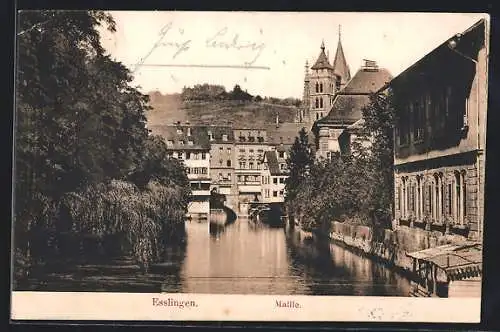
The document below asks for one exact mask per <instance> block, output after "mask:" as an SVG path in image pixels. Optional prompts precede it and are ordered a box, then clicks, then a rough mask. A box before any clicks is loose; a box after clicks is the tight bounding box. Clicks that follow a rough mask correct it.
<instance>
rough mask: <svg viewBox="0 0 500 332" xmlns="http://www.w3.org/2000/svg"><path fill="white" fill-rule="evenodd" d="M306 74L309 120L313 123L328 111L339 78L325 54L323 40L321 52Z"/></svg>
mask: <svg viewBox="0 0 500 332" xmlns="http://www.w3.org/2000/svg"><path fill="white" fill-rule="evenodd" d="M307 76H308V79H309V101H308V103H309V113H310V114H309V121H310V123H313V122H314V121H317V120H319V119H321V118H323V117H325V116H326V115H327V114H328V112H329V111H330V108H331V106H332V103H333V97H334V95H335V92H336V87H337V85H338V83H337V81H338V80H339V78H338V76H337V75H336V74H335V71H334V68H333V66H332V65H331V64H330V61H329V60H328V57H327V55H326V54H325V43H324V42H322V43H321V52H320V53H319V56H318V59H317V60H316V63H315V64H314V65H313V66H312V67H311V72H310V73H309V74H308V75H307Z"/></svg>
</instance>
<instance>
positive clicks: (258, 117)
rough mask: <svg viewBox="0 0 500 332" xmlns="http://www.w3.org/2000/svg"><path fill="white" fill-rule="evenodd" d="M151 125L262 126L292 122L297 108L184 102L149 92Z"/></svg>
mask: <svg viewBox="0 0 500 332" xmlns="http://www.w3.org/2000/svg"><path fill="white" fill-rule="evenodd" d="M149 97H150V105H151V106H152V107H153V109H152V110H151V111H149V112H148V114H147V118H148V125H159V124H171V123H173V122H177V121H181V122H185V121H189V122H191V123H193V124H195V123H205V124H208V123H210V124H215V125H227V124H231V123H232V124H233V125H234V126H235V127H263V126H264V125H268V124H271V123H274V122H275V121H276V114H278V116H279V121H280V122H293V120H294V119H295V114H296V111H297V107H295V106H285V105H277V104H272V103H268V102H264V101H260V102H257V101H247V102H243V101H236V100H218V101H210V102H207V101H186V102H185V101H183V100H182V98H181V95H180V94H166V95H162V94H161V93H160V92H158V91H155V92H151V93H149Z"/></svg>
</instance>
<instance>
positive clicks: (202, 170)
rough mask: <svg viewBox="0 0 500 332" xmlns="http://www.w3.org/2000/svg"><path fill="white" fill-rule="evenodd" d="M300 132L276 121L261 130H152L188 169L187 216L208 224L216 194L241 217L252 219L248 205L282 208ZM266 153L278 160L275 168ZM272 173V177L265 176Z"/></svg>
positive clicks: (203, 127)
mask: <svg viewBox="0 0 500 332" xmlns="http://www.w3.org/2000/svg"><path fill="white" fill-rule="evenodd" d="M300 128H302V127H301V125H300V124H297V123H279V120H278V118H276V123H275V124H273V125H268V126H264V127H263V128H241V129H238V128H236V129H235V128H233V127H231V126H213V125H200V124H190V123H189V122H186V123H180V122H177V123H174V124H172V125H158V126H151V127H150V128H149V130H150V132H151V134H157V135H160V136H162V137H163V138H164V140H165V142H166V144H167V149H168V151H169V154H170V155H171V156H172V157H174V158H176V159H178V160H182V162H183V163H184V166H185V169H186V173H187V176H188V178H189V180H190V184H191V189H192V193H193V197H192V201H191V203H190V204H189V206H188V215H189V216H191V217H193V218H200V219H204V218H206V216H208V214H209V212H210V194H211V192H213V191H215V192H217V193H219V194H223V195H225V197H226V202H225V204H226V206H227V207H229V208H231V209H232V210H234V211H235V212H236V213H239V214H241V215H245V214H247V213H248V206H249V203H250V202H254V201H259V202H263V201H269V202H271V201H272V202H283V201H284V184H285V181H286V177H287V175H286V172H285V167H286V158H287V156H288V151H289V149H290V147H291V146H292V144H293V142H294V140H295V137H296V136H298V132H299V130H300ZM268 153H271V154H272V155H273V156H275V158H273V160H272V161H271V162H269V160H268V159H266V154H268ZM274 161H276V165H275V163H274ZM270 165H271V166H270ZM270 169H272V170H273V174H267V173H268V172H269V171H270ZM275 169H276V170H277V171H278V172H279V174H278V173H276V172H274V170H275ZM264 174H266V177H264ZM264 179H266V180H268V182H264ZM275 182H276V183H275ZM264 186H267V187H266V190H263V188H264Z"/></svg>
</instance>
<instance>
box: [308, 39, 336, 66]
mask: <svg viewBox="0 0 500 332" xmlns="http://www.w3.org/2000/svg"><path fill="white" fill-rule="evenodd" d="M311 69H333V67H332V65H331V64H330V61H328V57H327V56H326V54H325V45H324V44H321V52H320V53H319V56H318V60H316V63H315V64H314V65H313V66H312V67H311Z"/></svg>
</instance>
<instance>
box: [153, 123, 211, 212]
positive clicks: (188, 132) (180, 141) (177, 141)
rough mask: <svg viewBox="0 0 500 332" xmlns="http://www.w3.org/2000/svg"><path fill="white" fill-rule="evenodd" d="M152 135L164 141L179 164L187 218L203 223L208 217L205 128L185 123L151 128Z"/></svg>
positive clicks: (208, 199) (207, 171) (208, 172)
mask: <svg viewBox="0 0 500 332" xmlns="http://www.w3.org/2000/svg"><path fill="white" fill-rule="evenodd" d="M150 130H151V133H152V134H158V135H160V136H162V137H163V138H164V139H165V142H166V144H167V149H168V151H169V154H170V155H171V156H172V157H173V158H176V159H178V160H179V161H182V163H183V164H184V167H185V170H186V173H187V177H188V179H189V182H190V185H191V192H192V198H191V201H190V202H189V205H188V212H187V214H188V217H190V218H193V219H201V220H206V219H208V217H209V214H210V183H211V172H210V141H209V137H208V135H207V132H208V130H207V127H206V126H196V125H190V124H189V123H186V124H181V123H180V122H178V123H176V124H174V125H167V126H152V127H151V128H150Z"/></svg>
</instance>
